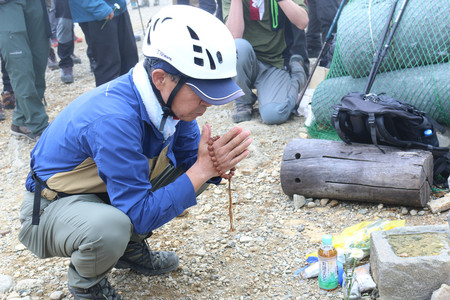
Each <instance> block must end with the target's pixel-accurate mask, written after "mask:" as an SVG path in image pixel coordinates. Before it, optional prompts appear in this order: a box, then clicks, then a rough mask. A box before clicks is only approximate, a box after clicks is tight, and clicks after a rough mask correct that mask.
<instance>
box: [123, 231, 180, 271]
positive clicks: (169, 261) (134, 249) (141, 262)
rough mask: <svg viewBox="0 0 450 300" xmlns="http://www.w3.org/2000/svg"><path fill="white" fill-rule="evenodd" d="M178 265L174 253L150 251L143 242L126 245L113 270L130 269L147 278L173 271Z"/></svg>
mask: <svg viewBox="0 0 450 300" xmlns="http://www.w3.org/2000/svg"><path fill="white" fill-rule="evenodd" d="M178 263H179V262H178V256H177V254H176V253H175V252H167V251H151V250H150V248H149V246H148V244H147V242H146V241H145V240H143V241H142V242H140V243H134V242H130V243H128V246H127V248H126V249H125V252H124V254H123V255H122V257H121V258H120V259H119V261H118V262H117V263H116V265H115V268H116V269H132V270H135V271H137V272H139V273H142V274H144V275H147V276H154V275H159V274H163V273H167V272H170V271H173V270H175V269H176V268H177V267H178Z"/></svg>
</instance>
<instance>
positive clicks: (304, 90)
mask: <svg viewBox="0 0 450 300" xmlns="http://www.w3.org/2000/svg"><path fill="white" fill-rule="evenodd" d="M346 2H347V0H342V2H341V5H340V6H339V8H338V10H337V12H336V15H335V16H334V19H333V23H331V25H330V29H329V30H328V33H327V36H326V40H325V43H324V44H323V46H322V49H320V52H319V56H318V57H317V60H316V61H315V63H314V65H313V67H312V69H311V73H310V74H309V77H308V80H307V81H306V84H305V86H304V87H303V89H302V91H301V92H300V94H299V96H298V98H297V102H296V103H295V106H294V113H297V109H298V107H299V105H300V102H301V101H302V98H303V96H304V95H305V92H306V90H307V89H308V85H309V83H310V82H311V78H312V76H313V74H314V71H315V70H316V68H317V65H318V64H319V62H320V59H321V58H322V55H323V53H324V52H325V51H324V50H325V48H326V47H327V46H329V45H330V44H331V40H332V38H331V37H332V34H333V31H334V27H336V24H337V20H338V19H339V15H340V14H341V11H342V9H343V8H344V5H345V3H346Z"/></svg>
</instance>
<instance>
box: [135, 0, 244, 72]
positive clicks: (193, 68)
mask: <svg viewBox="0 0 450 300" xmlns="http://www.w3.org/2000/svg"><path fill="white" fill-rule="evenodd" d="M142 52H143V54H144V55H145V56H147V57H154V58H159V59H161V60H164V61H166V62H167V63H169V64H171V65H172V66H173V67H175V68H176V69H177V70H179V71H180V72H181V73H183V74H185V75H186V76H188V77H192V78H197V79H223V78H231V77H234V76H236V46H235V44H234V39H233V36H232V35H231V33H230V31H229V30H228V28H227V27H226V26H225V24H223V23H222V22H221V21H220V20H219V19H217V18H216V17H214V16H213V15H212V14H210V13H208V12H206V11H204V10H202V9H199V8H196V7H193V6H189V5H171V6H167V7H164V8H162V9H161V10H160V11H159V12H158V13H156V14H155V15H154V16H153V17H152V18H151V20H150V22H149V24H148V26H147V30H146V33H145V38H144V43H143V46H142Z"/></svg>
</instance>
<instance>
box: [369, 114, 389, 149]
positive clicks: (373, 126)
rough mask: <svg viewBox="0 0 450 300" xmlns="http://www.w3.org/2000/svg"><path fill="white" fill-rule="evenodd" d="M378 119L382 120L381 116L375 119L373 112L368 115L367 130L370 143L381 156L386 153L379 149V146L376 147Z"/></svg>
mask: <svg viewBox="0 0 450 300" xmlns="http://www.w3.org/2000/svg"><path fill="white" fill-rule="evenodd" d="M379 118H383V116H381V117H375V114H374V113H373V112H371V113H369V117H368V118H367V123H368V125H369V130H370V139H371V140H372V143H373V144H374V145H375V146H377V148H378V149H380V151H381V152H383V154H385V153H386V152H385V151H384V150H383V149H381V147H380V146H378V141H377V132H379V130H378V127H377V125H378V122H377V121H378V119H379ZM383 129H385V128H384V121H383Z"/></svg>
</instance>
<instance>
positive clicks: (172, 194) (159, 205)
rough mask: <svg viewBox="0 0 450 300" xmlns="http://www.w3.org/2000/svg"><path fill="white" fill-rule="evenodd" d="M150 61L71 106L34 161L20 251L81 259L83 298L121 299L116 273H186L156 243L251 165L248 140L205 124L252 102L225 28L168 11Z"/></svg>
mask: <svg viewBox="0 0 450 300" xmlns="http://www.w3.org/2000/svg"><path fill="white" fill-rule="evenodd" d="M142 51H143V54H144V55H145V60H144V61H142V62H139V63H138V64H136V66H135V67H134V68H132V69H131V70H130V71H129V72H128V73H127V74H125V75H122V76H120V77H118V78H116V79H114V80H112V81H110V82H108V83H106V84H104V85H101V86H99V87H97V88H95V89H94V90H92V91H90V92H87V93H85V94H83V95H82V96H80V97H79V98H77V99H75V100H74V101H72V102H71V103H70V104H69V105H68V106H67V107H66V108H65V109H64V110H63V111H62V112H61V113H60V114H59V115H58V116H57V117H56V118H55V120H54V121H52V123H51V124H50V126H49V127H48V128H47V130H45V132H44V134H43V135H42V137H41V138H40V139H39V141H38V143H37V144H36V146H35V148H34V149H33V150H32V152H31V163H30V168H31V170H32V171H31V172H30V174H29V175H28V177H27V180H26V188H27V191H28V192H27V193H26V195H25V198H24V201H23V204H22V207H21V213H20V220H21V223H22V227H21V230H20V233H19V240H20V241H21V242H22V243H23V244H24V245H25V246H26V247H27V248H28V249H29V250H31V251H32V252H33V253H35V254H36V255H37V256H39V257H42V258H45V257H54V256H61V257H70V258H71V263H70V266H69V271H68V285H69V290H70V292H71V293H72V295H73V296H74V298H75V299H121V298H120V296H119V295H118V294H117V293H116V292H115V289H114V288H112V287H111V285H110V284H109V282H108V280H107V274H108V273H109V271H110V270H111V269H112V268H114V267H115V268H131V269H133V270H135V271H137V272H140V273H142V274H144V275H148V276H151V275H158V274H162V273H165V272H169V271H172V270H174V269H176V268H177V266H178V263H179V260H178V256H177V255H176V253H174V252H165V251H151V250H150V248H149V246H148V245H147V243H146V239H147V238H148V237H149V236H150V235H151V234H152V231H153V230H156V229H157V228H159V227H160V226H162V225H163V224H165V223H167V222H169V221H170V220H171V219H173V218H175V217H176V216H178V215H180V214H181V213H183V212H184V210H185V209H187V208H189V207H191V206H193V205H195V204H196V194H198V193H199V192H201V190H202V188H204V187H205V184H208V183H213V184H219V182H220V180H221V177H223V178H227V177H229V176H232V172H233V169H234V167H235V166H236V164H237V163H239V162H240V161H242V160H243V159H244V158H245V157H247V156H248V154H249V150H248V147H249V145H250V144H251V142H252V139H251V137H250V132H249V131H248V130H243V129H242V128H240V127H233V128H232V129H230V130H229V131H228V132H226V133H225V134H223V135H222V137H220V138H218V139H216V138H212V137H211V135H212V129H211V127H210V126H209V125H208V124H205V125H204V126H203V127H202V133H201V134H200V131H199V126H198V124H197V122H196V118H197V117H199V116H201V115H203V113H204V112H205V111H206V109H207V108H208V107H210V106H211V105H223V104H226V103H229V102H231V101H233V100H234V99H235V98H237V97H240V96H241V95H242V90H241V89H240V88H239V86H238V85H237V84H236V83H235V82H234V81H233V80H232V78H233V77H234V76H235V75H236V48H235V45H234V41H233V38H232V36H231V33H230V32H229V31H228V30H227V28H226V27H225V25H224V24H223V23H222V22H220V20H219V19H217V18H216V17H214V16H213V15H211V14H209V13H207V12H205V11H203V10H201V9H199V8H195V7H191V6H184V5H175V6H168V7H166V8H163V9H161V10H160V11H159V12H158V13H157V14H156V15H155V16H153V17H152V20H151V22H150V23H149V26H148V28H147V32H146V36H145V38H144V43H143V49H142ZM230 172H231V173H230ZM49 232H51V233H52V234H48V233H49Z"/></svg>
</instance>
